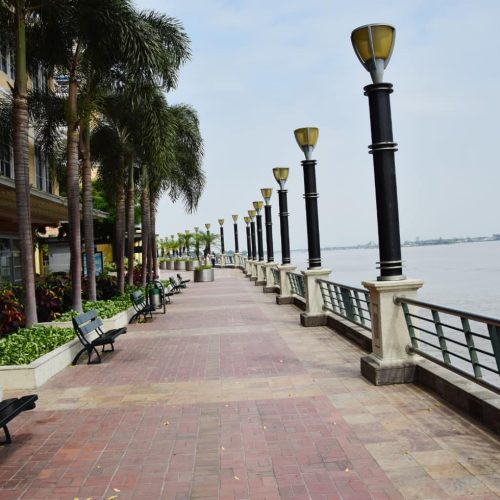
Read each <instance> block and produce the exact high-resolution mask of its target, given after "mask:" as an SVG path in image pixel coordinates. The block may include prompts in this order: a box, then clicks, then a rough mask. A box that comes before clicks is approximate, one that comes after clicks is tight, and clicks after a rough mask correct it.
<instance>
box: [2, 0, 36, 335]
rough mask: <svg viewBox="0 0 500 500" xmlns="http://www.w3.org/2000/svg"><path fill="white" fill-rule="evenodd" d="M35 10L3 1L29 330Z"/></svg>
mask: <svg viewBox="0 0 500 500" xmlns="http://www.w3.org/2000/svg"><path fill="white" fill-rule="evenodd" d="M31 8H32V6H31V2H29V1H26V0H0V17H1V19H0V22H1V24H2V26H3V27H4V28H7V29H4V30H3V32H2V37H3V38H4V39H8V40H9V39H10V40H9V41H10V44H11V45H12V46H13V47H14V54H15V77H14V86H13V87H12V94H13V110H12V138H13V141H12V142H13V150H14V178H15V179H14V180H15V192H16V216H17V227H18V234H19V247H20V252H21V277H22V281H23V287H24V301H23V303H24V313H25V321H26V326H28V327H29V326H31V325H33V324H34V323H36V322H37V312H36V299H35V266H34V255H33V248H34V247H33V233H32V227H31V210H30V183H29V160H28V159H29V142H28V129H29V121H28V98H27V97H28V71H27V62H26V22H27V18H28V17H29V16H32V15H33V11H32V10H31Z"/></svg>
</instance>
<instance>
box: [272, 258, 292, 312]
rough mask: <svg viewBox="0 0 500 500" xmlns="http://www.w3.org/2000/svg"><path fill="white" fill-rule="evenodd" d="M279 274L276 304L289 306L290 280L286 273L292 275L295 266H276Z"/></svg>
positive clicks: (290, 299) (290, 295)
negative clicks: (278, 291) (278, 290)
mask: <svg viewBox="0 0 500 500" xmlns="http://www.w3.org/2000/svg"><path fill="white" fill-rule="evenodd" d="M277 267H278V272H279V273H280V293H279V295H277V296H276V303H277V304H291V303H292V301H293V297H292V291H291V289H290V280H289V279H288V276H287V275H286V273H293V272H294V271H295V269H297V266H294V265H293V264H278V266H277Z"/></svg>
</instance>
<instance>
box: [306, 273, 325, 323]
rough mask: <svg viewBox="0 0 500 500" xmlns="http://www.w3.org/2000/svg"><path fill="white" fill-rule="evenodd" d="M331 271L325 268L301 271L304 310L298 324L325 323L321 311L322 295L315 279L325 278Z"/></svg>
mask: <svg viewBox="0 0 500 500" xmlns="http://www.w3.org/2000/svg"><path fill="white" fill-rule="evenodd" d="M331 272H332V271H331V270H330V269H325V268H319V269H307V270H306V271H302V275H303V276H304V288H305V292H306V311H305V312H303V313H301V315H300V324H301V325H302V326H324V325H326V314H325V313H324V311H323V295H322V294H321V288H320V286H319V285H318V283H317V280H318V279H322V280H327V279H328V278H329V277H330V274H331Z"/></svg>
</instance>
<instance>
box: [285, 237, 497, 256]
mask: <svg viewBox="0 0 500 500" xmlns="http://www.w3.org/2000/svg"><path fill="white" fill-rule="evenodd" d="M485 241H500V234H494V235H492V236H476V237H466V238H437V239H432V240H415V241H405V242H403V243H402V244H401V246H402V247H405V248H408V247H426V246H434V245H455V244H456V243H483V242H485ZM374 248H378V245H377V244H376V243H374V242H373V241H370V242H369V243H365V244H364V245H347V246H341V247H322V248H321V250H372V249H374ZM292 251H293V252H307V248H298V249H293V250H292Z"/></svg>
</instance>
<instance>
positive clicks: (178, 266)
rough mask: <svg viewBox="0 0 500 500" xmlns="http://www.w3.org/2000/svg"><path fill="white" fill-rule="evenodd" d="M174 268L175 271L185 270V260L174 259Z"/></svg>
mask: <svg viewBox="0 0 500 500" xmlns="http://www.w3.org/2000/svg"><path fill="white" fill-rule="evenodd" d="M174 269H175V270H176V271H185V270H186V261H185V260H176V261H175V262H174Z"/></svg>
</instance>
